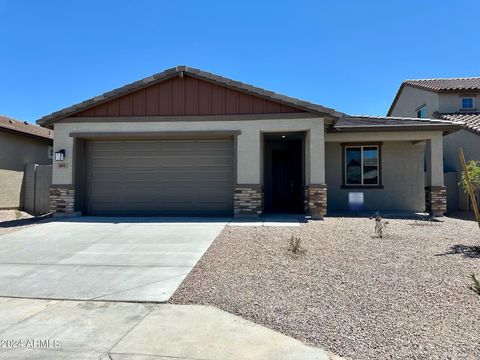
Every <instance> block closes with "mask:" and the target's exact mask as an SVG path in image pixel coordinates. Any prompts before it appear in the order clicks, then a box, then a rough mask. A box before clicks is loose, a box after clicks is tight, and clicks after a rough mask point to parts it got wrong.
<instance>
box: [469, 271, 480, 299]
mask: <svg viewBox="0 0 480 360" xmlns="http://www.w3.org/2000/svg"><path fill="white" fill-rule="evenodd" d="M470 276H471V277H472V280H473V285H472V286H471V287H470V289H472V290H473V291H474V292H475V293H477V295H480V281H478V279H477V278H476V277H475V274H471V275H470Z"/></svg>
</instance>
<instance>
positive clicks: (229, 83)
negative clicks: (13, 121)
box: [37, 66, 341, 126]
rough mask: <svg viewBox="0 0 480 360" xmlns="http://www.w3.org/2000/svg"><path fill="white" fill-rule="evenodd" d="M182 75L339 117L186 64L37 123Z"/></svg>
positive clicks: (338, 114)
mask: <svg viewBox="0 0 480 360" xmlns="http://www.w3.org/2000/svg"><path fill="white" fill-rule="evenodd" d="M185 75H186V76H190V77H194V78H197V79H202V80H205V81H207V82H210V83H214V84H217V85H221V86H224V87H227V88H230V89H234V90H236V91H240V92H243V93H246V94H250V95H253V96H256V97H260V98H263V99H267V100H271V101H274V102H277V103H280V104H284V105H287V106H291V107H294V108H296V109H299V110H300V111H307V112H311V113H314V114H319V115H322V116H329V117H332V118H337V117H339V116H341V114H340V113H338V112H336V111H335V110H334V109H330V108H327V107H324V106H321V105H317V104H313V103H310V102H307V101H303V100H300V99H296V98H292V97H288V96H285V95H280V94H277V93H275V92H272V91H268V90H265V89H262V88H258V87H255V86H252V85H248V84H245V83H242V82H239V81H235V80H232V79H229V78H225V77H222V76H218V75H215V74H212V73H209V72H206V71H202V70H200V69H195V68H191V67H187V66H177V67H175V68H171V69H168V70H165V71H163V72H161V73H158V74H155V75H152V76H149V77H147V78H144V79H142V80H138V81H135V82H133V83H131V84H128V85H125V86H123V87H120V88H117V89H115V90H112V91H109V92H106V93H104V94H102V95H99V96H96V97H93V98H91V99H88V100H86V101H83V102H81V103H78V104H75V105H72V106H70V107H67V108H65V109H62V110H60V111H57V112H54V113H52V114H50V115H46V116H44V117H42V118H41V119H39V120H37V124H39V125H41V126H48V125H50V124H52V123H54V122H56V121H59V120H61V119H64V118H66V117H69V116H73V115H75V114H78V113H80V112H82V111H85V110H87V109H90V108H92V107H95V106H97V105H100V104H104V103H106V102H108V101H112V100H114V99H117V98H119V97H121V96H124V95H127V94H131V93H133V92H136V91H138V90H141V89H144V88H147V87H150V86H152V85H155V84H158V83H160V82H163V81H166V80H168V79H172V78H175V77H180V78H183V77H184V76H185Z"/></svg>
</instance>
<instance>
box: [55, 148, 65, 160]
mask: <svg viewBox="0 0 480 360" xmlns="http://www.w3.org/2000/svg"><path fill="white" fill-rule="evenodd" d="M64 159H65V150H64V149H62V150H58V151H57V152H56V153H55V161H63V160H64Z"/></svg>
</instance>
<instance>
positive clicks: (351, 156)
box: [344, 145, 380, 186]
mask: <svg viewBox="0 0 480 360" xmlns="http://www.w3.org/2000/svg"><path fill="white" fill-rule="evenodd" d="M379 156H380V146H379V145H358V146H356V145H355V146H350V145H349V146H345V169H344V170H345V179H344V181H345V185H346V186H372V185H377V186H378V185H380V161H379Z"/></svg>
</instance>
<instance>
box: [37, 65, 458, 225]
mask: <svg viewBox="0 0 480 360" xmlns="http://www.w3.org/2000/svg"><path fill="white" fill-rule="evenodd" d="M37 123H38V124H40V125H42V126H45V127H48V128H51V129H54V130H55V140H54V150H55V152H56V154H55V155H56V156H59V158H62V157H63V156H64V159H63V160H60V161H55V162H54V166H53V185H52V187H51V200H52V203H51V206H52V210H53V211H56V212H58V213H73V212H77V211H78V212H82V213H83V214H91V215H140V214H142V215H145V214H146V215H151V214H181V215H186V214H187V215H191V214H195V215H231V214H235V216H256V215H258V214H260V213H263V212H291V213H293V212H297V213H302V212H308V213H310V214H311V215H312V217H313V218H321V217H322V216H323V215H324V214H325V213H326V211H327V197H328V209H329V210H348V209H349V200H348V199H349V196H352V195H349V194H350V193H352V192H353V193H356V195H353V196H354V197H357V198H358V197H359V196H362V194H363V196H364V202H365V204H364V209H365V210H370V211H375V210H392V211H423V210H424V209H425V208H427V209H428V210H429V211H431V212H433V213H434V214H435V215H440V214H442V213H443V212H444V211H445V203H446V199H445V188H444V186H443V185H444V184H443V141H442V140H443V135H444V134H448V133H451V132H454V131H457V130H458V128H459V127H458V126H457V125H455V124H453V123H452V122H449V121H441V120H438V121H434V120H432V121H423V120H418V119H390V118H383V117H355V116H348V115H345V114H342V113H340V112H337V111H335V110H333V109H329V108H326V107H323V106H320V105H316V104H312V103H309V102H306V101H301V100H298V99H294V98H290V97H287V96H283V95H278V94H276V93H274V92H271V91H266V90H263V89H260V88H257V87H253V86H251V85H247V84H244V83H241V82H238V81H234V80H230V79H227V78H224V77H220V76H217V75H214V74H211V73H208V72H204V71H201V70H198V69H193V68H189V67H185V66H179V67H176V68H172V69H169V70H166V71H164V72H162V73H159V74H156V75H153V76H150V77H148V78H145V79H143V80H139V81H136V82H134V83H132V84H129V85H126V86H124V87H122V88H119V89H116V90H113V91H110V92H108V93H105V94H103V95H100V96H97V97H94V98H92V99H90V100H87V101H84V102H82V103H80V104H77V105H74V106H71V107H69V108H66V109H63V110H60V111H58V112H55V113H53V114H51V115H48V116H45V117H43V118H42V119H40V120H38V122H37ZM425 143H428V144H429V146H430V147H431V149H432V151H430V152H429V154H430V155H429V157H428V160H429V167H428V174H429V176H428V179H429V184H428V185H429V186H428V188H427V189H426V190H425V187H424V144H425ZM426 194H427V197H426V196H425V195H426ZM425 199H427V201H425Z"/></svg>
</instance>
